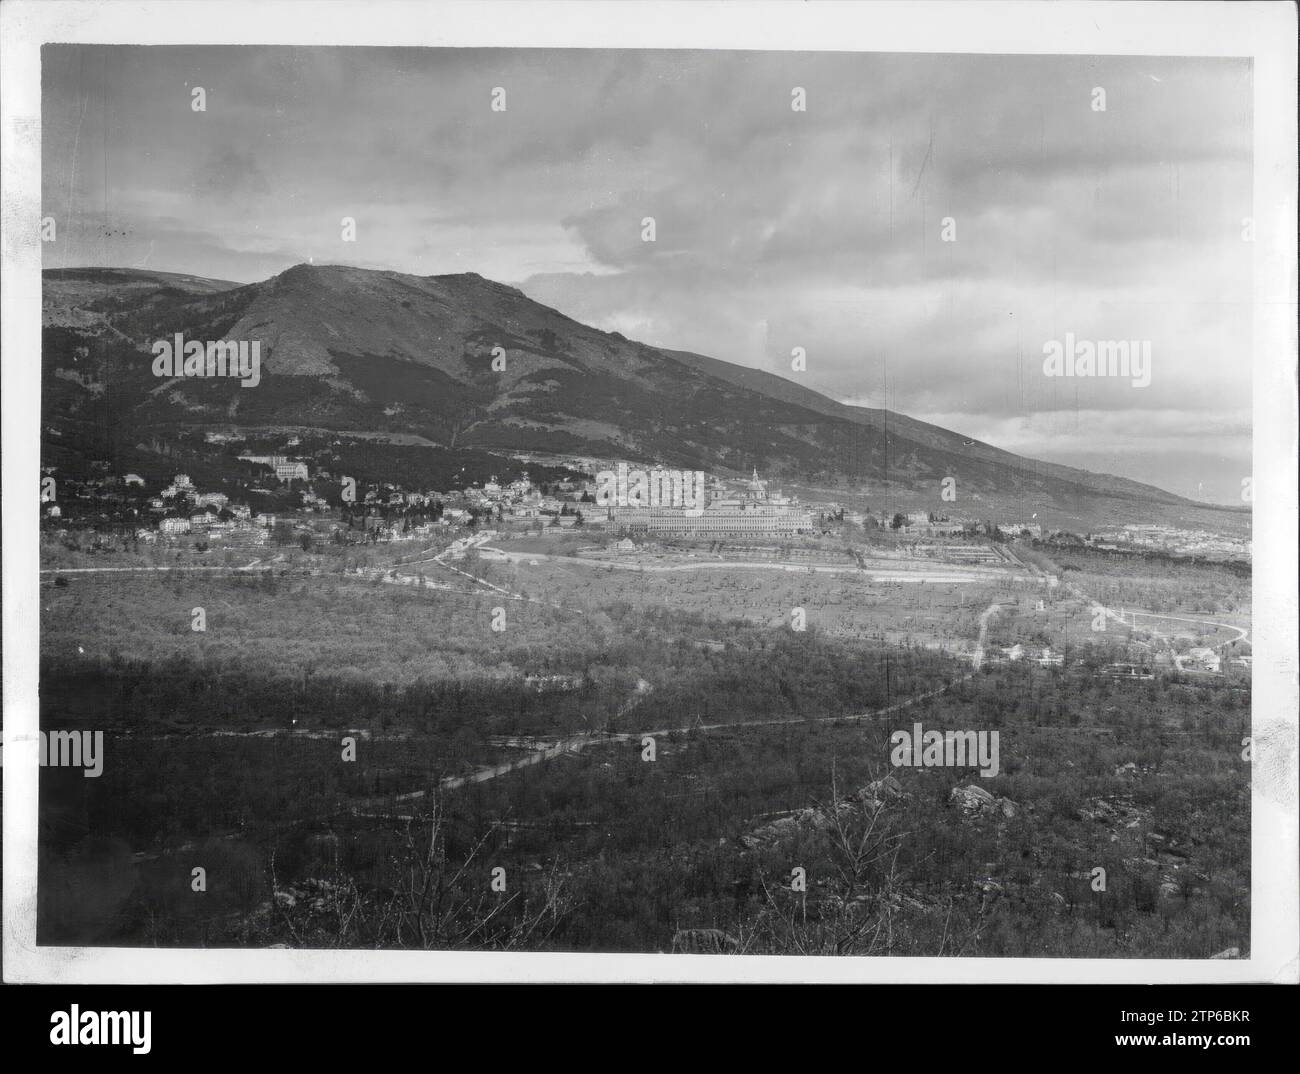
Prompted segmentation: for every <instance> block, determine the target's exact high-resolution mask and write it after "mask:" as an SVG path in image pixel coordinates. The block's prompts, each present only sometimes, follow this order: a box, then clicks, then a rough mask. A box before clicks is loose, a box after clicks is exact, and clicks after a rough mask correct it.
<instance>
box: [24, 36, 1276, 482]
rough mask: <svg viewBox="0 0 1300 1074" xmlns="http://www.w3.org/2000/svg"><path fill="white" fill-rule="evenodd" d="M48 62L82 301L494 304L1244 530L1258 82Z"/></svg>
mask: <svg viewBox="0 0 1300 1074" xmlns="http://www.w3.org/2000/svg"><path fill="white" fill-rule="evenodd" d="M42 60H43V84H44V89H43V117H42V123H43V139H44V141H43V177H42V184H43V188H42V196H43V202H44V205H43V212H44V214H45V215H47V216H52V217H53V218H54V219H55V221H56V227H57V231H56V236H57V237H56V241H54V242H52V243H47V244H46V246H45V249H44V256H45V265H46V267H47V268H57V267H73V266H83V265H108V266H125V267H142V268H151V269H156V270H160V271H170V272H185V273H191V274H195V275H201V276H208V277H213V278H217V279H226V280H233V281H237V282H241V283H243V282H251V281H254V280H261V279H265V278H267V277H269V276H272V275H274V274H275V273H278V272H281V271H283V270H284V269H286V268H288V267H290V266H291V265H295V264H298V263H300V262H306V261H310V262H314V263H316V264H350V265H357V266H361V267H365V268H378V269H391V270H395V271H400V272H409V273H414V274H417V275H422V276H423V275H433V274H438V273H448V272H470V271H472V272H478V273H480V274H481V275H483V276H487V277H489V278H491V279H496V280H500V281H502V282H505V283H510V284H513V285H515V286H517V287H519V288H521V289H522V290H523V291H524V292H525V293H526V294H527V295H529V296H530V297H532V298H534V299H536V300H538V301H540V302H543V303H545V304H547V305H550V306H554V307H555V308H557V309H559V310H561V311H562V312H564V313H566V314H568V315H569V316H571V317H574V318H575V319H577V320H580V321H583V322H585V323H588V324H591V325H594V326H595V327H597V328H601V329H605V330H608V331H618V332H621V333H622V334H623V335H625V336H627V337H629V338H632V339H638V340H642V341H644V342H646V343H650V344H652V345H655V346H663V347H668V348H673V349H680V350H691V351H695V352H698V353H702V354H708V355H711V356H713V357H717V358H722V359H725V360H727V361H731V362H735V363H738V364H741V365H747V366H754V367H758V368H762V369H766V370H769V371H771V372H774V373H778V374H780V375H783V376H786V377H788V378H789V379H791V380H796V381H799V382H800V383H803V384H805V385H807V386H808V387H811V388H815V389H817V390H818V391H821V392H823V393H825V394H827V395H829V396H831V397H832V398H835V399H838V400H841V401H844V402H849V403H855V404H860V405H864V406H887V407H889V408H890V409H891V410H897V411H901V412H902V413H905V414H908V415H910V416H912V417H916V418H920V419H922V420H926V421H932V422H934V423H936V424H939V425H943V426H944V427H946V428H950V429H953V430H955V431H957V432H961V433H963V434H965V435H967V436H971V437H976V438H979V439H981V440H985V441H988V442H989V443H992V444H995V445H996V446H998V447H1002V448H1006V449H1008V450H1011V451H1015V452H1017V453H1019V454H1023V455H1028V456H1032V457H1035V458H1041V459H1046V460H1049V461H1052V462H1060V463H1066V464H1068V465H1072V466H1081V467H1083V468H1086V469H1089V470H1094V471H1099V472H1107V473H1113V474H1119V475H1122V476H1125V477H1130V478H1134V479H1136V480H1140V481H1146V482H1149V483H1152V484H1155V485H1159V486H1161V487H1163V488H1166V489H1169V490H1170V491H1173V492H1177V493H1180V494H1182V495H1187V496H1191V497H1193V498H1195V499H1200V500H1204V501H1208V502H1218V503H1235V504H1239V503H1240V502H1241V492H1240V490H1241V483H1242V479H1243V478H1246V477H1247V476H1249V474H1250V471H1251V457H1250V447H1251V445H1250V437H1251V416H1250V406H1251V384H1250V365H1251V311H1250V300H1251V246H1250V243H1249V242H1248V241H1245V240H1246V237H1247V236H1248V232H1247V231H1246V230H1245V228H1246V223H1245V222H1246V221H1247V220H1248V219H1249V218H1250V217H1251V214H1252V202H1251V196H1252V195H1251V191H1252V146H1251V127H1252V115H1251V67H1250V62H1249V60H1236V59H1203V58H1196V59H1181V58H1172V57H1149V58H1145V57H1068V56H1037V57H1034V56H1031V57H1024V56H975V55H971V56H963V55H911V54H851V53H824V52H823V53H781V52H708V51H617V50H481V49H415V48H413V49H373V48H270V47H266V48H263V47H203V48H197V47H196V48H191V47H175V46H165V47H148V48H143V47H126V46H67V45H49V46H46V47H45V49H44V50H43V56H42ZM198 87H201V88H202V90H203V96H204V102H203V103H204V104H205V110H203V111H196V110H195V108H194V100H195V98H194V90H195V89H196V88H198ZM796 88H798V89H801V90H802V91H803V94H802V98H803V102H804V104H805V106H806V107H805V108H804V110H796V109H795V108H794V107H792V105H793V104H794V103H795V98H796V94H795V90H796ZM498 89H499V90H503V91H504V110H500V109H499V106H500V104H501V103H502V97H501V95H500V94H498V95H496V98H495V99H496V101H497V103H498V110H494V109H493V107H492V104H493V100H494V91H495V90H498ZM1098 90H1102V91H1104V105H1105V108H1104V111H1103V110H1100V109H1099V108H1098V107H1097V106H1098V104H1100V103H1101V99H1100V97H1099V96H1098V93H1097V91H1098ZM345 217H349V218H352V219H353V220H355V222H356V227H355V241H344V238H343V226H342V221H343V219H344V218H345ZM646 218H653V221H654V241H653V242H649V241H645V240H644V236H645V228H644V225H643V221H645V220H646ZM1067 333H1068V334H1070V335H1072V336H1073V338H1074V339H1075V340H1076V341H1089V342H1098V341H1115V340H1129V341H1135V342H1145V343H1149V345H1150V352H1151V368H1150V383H1149V384H1148V385H1146V386H1145V387H1138V386H1136V385H1135V384H1134V383H1133V380H1132V378H1120V377H1068V378H1067V377H1059V376H1048V375H1047V374H1046V373H1045V371H1044V353H1045V351H1044V347H1045V346H1046V345H1047V344H1049V343H1050V342H1051V341H1058V342H1064V341H1065V340H1066V336H1067ZM795 348H802V353H803V355H804V356H805V358H804V363H805V366H806V367H805V368H803V369H800V370H796V369H794V368H792V354H793V352H794V349H795Z"/></svg>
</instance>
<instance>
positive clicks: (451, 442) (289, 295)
mask: <svg viewBox="0 0 1300 1074" xmlns="http://www.w3.org/2000/svg"><path fill="white" fill-rule="evenodd" d="M44 284H45V301H44V306H45V310H44V312H45V329H46V332H45V356H44V357H45V362H44V365H45V367H46V368H45V373H46V377H45V384H46V386H47V387H49V386H50V382H51V374H52V373H54V372H55V371H56V370H63V373H62V375H58V376H56V377H55V379H56V380H57V381H58V383H57V385H55V386H54V390H53V391H52V393H48V394H47V396H46V398H47V400H51V401H52V402H53V403H54V405H55V416H56V417H57V418H59V419H60V420H63V421H65V422H71V423H73V424H74V425H75V423H76V422H77V421H78V420H84V419H85V418H86V416H87V413H86V403H87V400H86V399H80V398H79V397H78V392H79V391H92V390H93V389H89V388H86V387H85V385H86V384H98V385H101V386H103V387H104V388H105V389H106V390H107V391H106V395H107V398H106V400H104V401H102V404H103V405H104V407H105V408H106V413H105V415H104V420H107V421H110V422H113V421H116V422H119V423H121V424H123V425H124V426H125V427H128V428H129V429H130V430H132V434H131V435H135V432H137V431H140V430H149V431H153V432H159V431H162V432H165V431H166V430H167V429H180V428H194V427H201V426H205V425H211V426H219V425H229V424H237V425H266V426H274V425H297V426H308V427H314V428H320V429H326V430H330V429H332V430H337V429H341V428H348V429H365V430H369V431H371V432H373V433H377V434H379V433H387V434H394V435H411V436H418V437H422V438H424V439H426V440H428V441H430V442H433V443H439V444H445V445H447V446H449V447H474V448H480V449H484V450H491V451H504V452H511V451H533V452H539V453H552V454H561V455H563V454H571V455H582V456H590V457H596V458H619V457H624V458H629V459H636V460H643V461H646V462H655V463H659V464H663V465H669V466H685V467H689V468H692V469H701V468H702V469H713V470H719V471H722V472H732V473H738V472H748V471H749V470H750V469H751V468H754V467H757V468H758V469H761V470H763V471H765V472H766V473H769V474H771V475H772V476H773V477H776V478H780V479H785V480H789V481H791V482H804V483H807V484H815V483H817V482H818V481H823V482H824V481H828V480H829V481H832V482H834V481H840V480H843V481H847V482H848V484H849V486H850V487H852V486H853V485H854V484H860V485H864V486H865V485H869V484H871V485H881V484H887V485H890V486H893V487H897V488H900V489H909V488H911V489H918V490H919V489H924V490H926V491H927V493H928V492H933V498H934V499H936V501H937V500H938V495H939V483H940V482H941V481H942V480H943V478H945V477H950V476H951V477H954V478H955V479H956V482H957V495H958V502H957V503H955V504H952V505H951V508H952V509H953V510H955V511H957V512H959V513H960V512H961V511H962V508H963V500H965V502H966V504H967V505H969V502H970V498H971V497H974V498H977V499H978V498H981V497H983V498H988V497H990V496H996V497H1003V498H1009V499H1011V500H1012V501H1014V502H1016V503H1023V504H1024V506H1025V511H1024V513H1025V516H1026V517H1028V516H1029V515H1030V513H1031V512H1034V511H1036V510H1037V509H1038V508H1039V507H1042V508H1055V509H1060V510H1063V511H1066V512H1067V513H1069V514H1087V513H1089V511H1088V508H1089V501H1093V500H1105V501H1109V502H1110V506H1111V507H1112V508H1116V509H1118V508H1119V507H1121V506H1122V505H1124V504H1128V505H1130V507H1131V506H1132V505H1135V504H1143V505H1147V506H1160V507H1164V508H1170V509H1175V510H1184V509H1192V508H1195V509H1198V510H1202V509H1204V510H1231V509H1219V508H1214V507H1213V506H1212V505H1201V504H1196V503H1194V501H1190V500H1186V499H1184V498H1183V497H1179V496H1176V495H1174V494H1173V493H1169V492H1167V491H1165V490H1163V489H1159V488H1156V487H1154V486H1150V485H1145V484H1143V483H1141V482H1136V481H1131V480H1129V479H1127V478H1120V477H1116V476H1114V475H1106V474H1095V473H1092V472H1090V471H1086V470H1078V469H1074V468H1071V467H1067V466H1062V465H1060V464H1055V463H1045V462H1041V461H1039V460H1035V459H1031V458H1027V457H1024V456H1019V455H1015V454H1014V453H1011V452H1007V451H1004V450H1002V449H1000V448H997V447H995V446H993V445H990V444H985V443H983V442H980V441H976V440H974V439H973V438H969V437H964V436H961V434H958V433H953V432H951V431H949V430H946V429H943V428H941V427H939V426H935V425H930V424H928V423H926V422H922V421H919V420H917V419H914V418H910V417H907V416H906V415H903V414H898V413H895V412H891V411H887V410H883V409H880V410H877V409H872V408H866V407H855V406H850V405H849V404H845V403H840V402H837V401H836V400H833V399H830V398H829V397H827V396H824V395H822V394H821V393H819V392H816V391H814V390H813V389H811V388H807V387H805V386H803V385H800V384H797V383H795V382H794V381H791V380H787V379H786V378H784V377H780V376H777V375H776V374H773V373H768V372H765V371H763V370H757V369H751V368H748V367H743V366H737V365H734V364H732V363H729V362H725V361H723V360H722V359H717V358H711V357H708V356H705V355H700V354H696V353H694V352H690V351H678V350H669V349H664V348H656V347H652V346H650V345H648V344H645V343H640V342H637V341H634V340H628V339H625V338H624V337H623V336H621V335H619V334H618V333H613V332H604V331H601V330H600V329H597V328H594V327H591V326H589V325H585V324H582V323H581V322H579V321H576V320H574V319H573V318H571V317H569V316H567V315H566V314H564V313H562V312H560V311H558V310H555V309H552V308H551V307H548V306H545V305H543V304H542V303H540V302H536V301H535V300H533V299H531V298H529V297H528V296H527V295H526V294H525V293H524V292H523V291H521V290H520V289H518V288H517V287H513V286H510V285H508V284H502V283H499V282H497V281H493V280H490V279H487V278H486V277H483V276H480V275H479V274H477V273H454V274H445V275H432V276H414V275H410V274H406V273H399V272H394V271H389V270H374V269H360V268H355V267H351V266H345V265H308V264H300V265H295V266H293V267H291V268H289V269H286V270H285V271H284V272H281V273H279V274H277V275H275V276H272V277H270V278H269V279H267V280H263V281H258V282H254V283H249V284H235V283H231V282H230V281H215V280H207V279H205V278H203V277H196V276H189V275H186V274H171V273H150V272H148V271H146V270H123V269H90V268H88V269H56V270H47V271H46V273H44ZM178 331H179V332H181V333H183V334H184V335H185V337H186V338H187V339H200V340H219V339H249V340H253V339H259V340H260V341H261V349H262V371H263V379H262V382H261V384H260V385H259V386H258V387H257V388H256V389H255V390H251V391H250V390H241V389H240V387H239V385H238V383H237V382H234V381H224V382H222V381H213V380H197V379H187V380H170V381H159V380H158V379H157V378H155V377H154V376H153V375H152V372H151V370H150V363H151V358H150V353H149V346H150V343H151V341H152V340H154V339H160V338H170V337H171V336H172V335H173V334H174V333H176V332H178ZM69 366H71V368H68V367H69ZM945 506H948V505H946V504H945ZM1108 513H1110V512H1108Z"/></svg>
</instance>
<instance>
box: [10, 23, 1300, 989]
mask: <svg viewBox="0 0 1300 1074" xmlns="http://www.w3.org/2000/svg"><path fill="white" fill-rule="evenodd" d="M1295 40H1296V9H1295V7H1294V5H1292V4H1290V3H1285V2H1279V3H1271V2H1246V3H1197V2H1170V3H1147V2H1136V3H1111V2H1084V0H1065V2H1057V3H1048V2H1038V0H1032V2H1031V0H1025V2H982V0H980V2H951V0H943V2H940V0H935V2H926V0H920V2H906V3H904V2H887V0H882V2H870V3H859V2H831V0H825V2H790V0H729V2H717V0H702V2H693V3H683V2H671V0H631V2H627V0H625V2H617V0H489V2H484V0H478V2H469V0H450V2H439V3H418V2H411V0H407V2H393V0H388V2H384V0H379V2H373V3H368V2H365V0H229V2H221V0H189V2H184V3H179V2H167V0H146V2H133V3H127V2H125V0H124V2H102V0H101V2H94V0H44V2H41V0H9V2H6V3H3V4H0V49H2V52H0V107H2V109H3V114H2V123H0V190H2V194H3V199H2V201H0V206H2V209H3V223H2V231H0V238H2V244H3V275H2V277H0V355H2V356H3V358H2V360H0V388H2V391H3V453H2V460H3V488H4V490H5V496H4V503H3V598H4V607H3V626H4V635H3V637H4V658H3V682H4V739H5V741H6V742H7V743H9V747H8V749H6V750H5V751H4V752H5V754H7V755H8V756H7V757H6V760H7V761H8V764H7V765H6V766H5V770H4V803H3V804H4V861H3V865H4V901H3V907H4V916H3V937H4V940H3V942H4V948H3V956H4V976H5V979H6V980H7V981H9V982H41V983H81V984H91V983H101V982H102V983H155V982H156V983H173V982H176V983H233V982H259V983H261V982H268V983H279V982H303V983H308V982H310V983H344V982H444V981H465V982H480V981H509V982H540V981H573V982H611V981H638V982H663V981H694V982H721V981H737V982H758V981H770V982H778V981H779V982H810V981H823V982H887V983H903V982H953V983H964V982H969V983H980V984H984V983H995V982H1043V983H1049V982H1050V983H1106V982H1126V983H1164V982H1169V983H1194V982H1195V983H1200V982H1289V983H1295V982H1296V981H1297V980H1300V841H1298V839H1297V763H1296V740H1297V708H1298V703H1300V691H1298V688H1297V541H1296V529H1297V399H1296V356H1297V334H1296V317H1297V303H1296V294H1297V280H1296V223H1297V218H1296V186H1297V169H1296V128H1295V116H1296V105H1297V95H1296V55H1295V47H1294V43H1295ZM53 42H60V43H97V44H118V43H120V44H150V45H168V44H172V45H239V44H260V45H305V46H330V45H335V46H355V45H371V46H376V45H401V46H406V47H411V46H424V47H441V46H447V47H464V46H476V47H493V48H623V49H682V48H693V49H709V48H714V49H728V50H768V51H838V52H855V51H860V52H876V53H880V52H912V53H986V54H1058V55H1109V56H1123V55H1131V56H1156V55H1159V56H1234V57H1250V58H1252V60H1253V72H1254V79H1253V86H1254V110H1253V115H1254V128H1255V129H1254V206H1253V210H1254V217H1255V219H1256V221H1257V239H1256V242H1255V246H1254V320H1253V324H1254V341H1253V344H1254V358H1253V361H1254V367H1253V374H1254V381H1253V386H1254V403H1253V421H1254V432H1253V436H1254V442H1253V460H1254V461H1253V466H1254V469H1255V473H1254V493H1255V495H1254V533H1253V539H1254V570H1253V583H1252V585H1253V614H1254V624H1253V631H1252V634H1253V638H1254V645H1253V651H1254V657H1255V659H1254V672H1253V676H1254V684H1253V685H1254V690H1253V710H1252V733H1253V737H1254V742H1255V747H1254V748H1255V755H1254V756H1255V771H1256V774H1257V775H1260V774H1262V773H1263V772H1264V771H1265V770H1266V769H1265V766H1264V765H1262V764H1261V763H1260V762H1261V757H1262V756H1264V755H1266V753H1267V754H1272V756H1271V757H1270V761H1271V764H1270V765H1269V766H1268V768H1267V770H1268V771H1270V772H1275V773H1281V774H1282V775H1281V776H1280V777H1279V778H1277V779H1274V780H1272V781H1271V782H1270V784H1269V785H1266V786H1261V785H1259V782H1258V781H1257V782H1256V784H1255V785H1254V786H1253V788H1252V803H1251V809H1252V813H1251V833H1252V861H1251V918H1250V920H1251V945H1250V956H1251V957H1250V958H1249V959H1241V960H1190V959H1189V960H1169V959H1064V958H1043V959H1020V958H1007V959H988V958H862V957H846V958H810V957H788V956H782V957H777V956H743V957H738V956H727V955H654V954H585V953H582V954H556V953H468V952H451V951H448V952H413V951H316V950H311V951H309V950H260V949H259V950H242V949H240V950H230V949H222V950H208V949H204V950H195V949H171V950H164V949H153V948H149V949H145V948H113V947H49V946H38V945H37V944H36V905H37V900H36V862H37V843H36V836H37V815H38V809H37V775H38V771H39V769H38V767H37V763H36V731H37V729H38V706H37V696H38V682H37V677H38V668H39V659H38V657H39V651H38V650H39V631H38V630H37V629H34V628H35V627H36V625H37V624H38V623H39V612H40V605H39V588H38V567H39V563H38V526H39V510H38V508H39V504H38V499H37V496H36V495H35V494H34V493H35V489H36V487H37V485H38V481H39V460H40V451H39V433H40V353H41V324H40V310H41V244H40V238H39V221H40V218H41V211H40V209H41V68H40V48H41V46H42V45H43V44H46V43H53ZM27 490H31V491H32V494H31V495H28V494H27Z"/></svg>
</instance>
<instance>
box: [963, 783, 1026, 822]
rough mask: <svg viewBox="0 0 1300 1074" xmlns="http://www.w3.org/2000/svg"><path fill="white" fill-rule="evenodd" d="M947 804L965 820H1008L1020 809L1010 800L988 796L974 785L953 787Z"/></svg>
mask: <svg viewBox="0 0 1300 1074" xmlns="http://www.w3.org/2000/svg"><path fill="white" fill-rule="evenodd" d="M948 804H949V805H950V806H954V807H955V808H956V809H957V810H958V811H959V812H960V813H961V815H962V816H963V817H967V818H975V817H1003V818H1006V819H1008V820H1009V819H1011V818H1012V817H1014V816H1015V815H1016V814H1017V813H1019V812H1020V807H1019V806H1018V805H1017V804H1016V803H1015V802H1013V801H1012V800H1011V799H1010V798H1001V797H999V796H997V795H995V794H990V793H989V792H988V791H986V790H985V789H984V788H983V787H980V786H978V785H976V784H974V783H968V784H966V785H965V786H963V787H954V788H953V789H952V793H950V794H949V795H948Z"/></svg>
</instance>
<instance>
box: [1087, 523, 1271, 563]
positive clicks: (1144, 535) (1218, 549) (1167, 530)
mask: <svg viewBox="0 0 1300 1074" xmlns="http://www.w3.org/2000/svg"><path fill="white" fill-rule="evenodd" d="M1088 542H1089V544H1091V545H1092V546H1093V547H1094V548H1102V549H1107V550H1110V551H1124V550H1127V549H1130V548H1144V549H1151V550H1153V551H1159V552H1167V553H1169V554H1170V555H1175V556H1204V557H1213V558H1219V559H1241V560H1247V561H1248V560H1249V559H1250V558H1251V543H1250V541H1249V540H1248V539H1246V538H1244V537H1224V536H1221V535H1220V534H1217V533H1207V532H1206V531H1204V530H1184V529H1178V528H1177V527H1175V526H1158V525H1127V526H1122V527H1120V528H1119V529H1114V530H1106V531H1103V532H1101V533H1093V534H1090V535H1089V538H1088Z"/></svg>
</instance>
